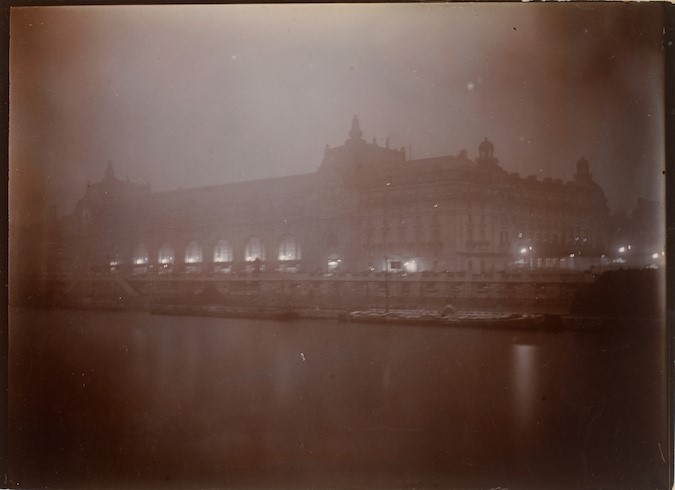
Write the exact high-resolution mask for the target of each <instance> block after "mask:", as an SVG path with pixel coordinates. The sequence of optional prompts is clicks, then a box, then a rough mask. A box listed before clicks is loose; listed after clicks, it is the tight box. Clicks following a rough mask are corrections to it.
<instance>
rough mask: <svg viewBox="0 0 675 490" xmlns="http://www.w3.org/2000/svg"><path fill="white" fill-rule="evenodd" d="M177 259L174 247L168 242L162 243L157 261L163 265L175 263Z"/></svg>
mask: <svg viewBox="0 0 675 490" xmlns="http://www.w3.org/2000/svg"><path fill="white" fill-rule="evenodd" d="M174 260H175V255H174V253H173V247H172V246H171V245H169V244H168V243H165V244H164V245H162V246H161V247H160V249H159V253H158V254H157V262H159V263H160V264H163V265H168V264H173V261H174Z"/></svg>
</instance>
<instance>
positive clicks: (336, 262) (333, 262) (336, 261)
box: [328, 259, 342, 271]
mask: <svg viewBox="0 0 675 490" xmlns="http://www.w3.org/2000/svg"><path fill="white" fill-rule="evenodd" d="M341 262H342V260H340V259H330V260H329V261H328V270H329V271H332V270H335V269H337V266H338V265H340V263H341Z"/></svg>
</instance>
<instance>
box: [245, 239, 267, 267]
mask: <svg viewBox="0 0 675 490" xmlns="http://www.w3.org/2000/svg"><path fill="white" fill-rule="evenodd" d="M244 260H246V262H253V261H255V260H265V246H264V245H263V243H262V242H261V241H260V239H259V238H258V237H255V236H253V237H251V238H249V239H248V242H246V248H245V249H244Z"/></svg>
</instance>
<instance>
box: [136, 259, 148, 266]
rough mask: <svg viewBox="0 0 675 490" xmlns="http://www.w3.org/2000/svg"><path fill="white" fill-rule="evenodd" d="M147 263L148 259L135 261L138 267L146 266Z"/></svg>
mask: <svg viewBox="0 0 675 490" xmlns="http://www.w3.org/2000/svg"><path fill="white" fill-rule="evenodd" d="M146 262H147V259H136V260H134V264H136V265H144V264H145V263H146Z"/></svg>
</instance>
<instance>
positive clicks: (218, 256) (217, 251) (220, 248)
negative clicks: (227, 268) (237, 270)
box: [213, 240, 232, 262]
mask: <svg viewBox="0 0 675 490" xmlns="http://www.w3.org/2000/svg"><path fill="white" fill-rule="evenodd" d="M213 261H214V262H232V247H230V244H229V243H228V242H227V240H220V241H219V242H218V243H217V244H216V246H215V247H214V249H213Z"/></svg>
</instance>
